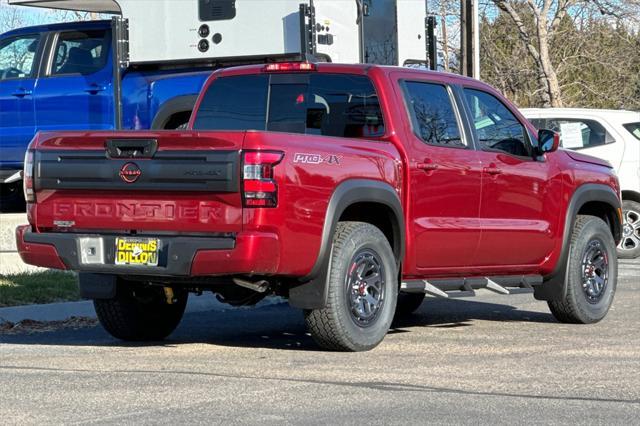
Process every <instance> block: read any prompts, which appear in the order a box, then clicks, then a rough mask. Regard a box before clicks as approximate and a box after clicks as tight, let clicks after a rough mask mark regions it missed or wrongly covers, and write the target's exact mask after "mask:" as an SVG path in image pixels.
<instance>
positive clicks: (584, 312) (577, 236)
mask: <svg viewBox="0 0 640 426" xmlns="http://www.w3.org/2000/svg"><path fill="white" fill-rule="evenodd" d="M594 241H596V242H598V243H599V244H600V245H601V247H602V251H603V253H604V254H606V256H607V268H608V270H607V282H606V285H605V287H604V290H603V293H602V296H601V297H600V299H599V300H598V301H597V302H594V303H590V302H589V301H588V298H587V294H586V292H585V290H584V289H583V284H584V280H583V278H584V275H583V274H584V270H583V269H584V268H583V258H584V256H585V254H586V253H587V250H588V247H589V244H590V243H591V242H594ZM565 280H566V281H565V284H566V294H565V296H564V298H563V299H561V300H551V301H549V302H547V303H548V305H549V309H551V313H552V314H553V316H554V317H555V318H556V319H557V320H558V321H560V322H563V323H570V324H592V323H596V322H598V321H600V320H602V319H603V318H604V317H605V316H606V314H607V312H608V311H609V308H610V307H611V304H612V302H613V297H614V295H615V292H616V284H617V280H618V259H617V256H616V244H615V241H614V240H613V236H612V235H611V230H610V229H609V226H608V225H607V224H606V223H605V222H604V221H603V220H602V219H600V218H598V217H595V216H578V217H577V218H576V222H575V225H574V227H573V231H572V234H571V246H570V247H569V258H568V264H567V273H566V278H565Z"/></svg>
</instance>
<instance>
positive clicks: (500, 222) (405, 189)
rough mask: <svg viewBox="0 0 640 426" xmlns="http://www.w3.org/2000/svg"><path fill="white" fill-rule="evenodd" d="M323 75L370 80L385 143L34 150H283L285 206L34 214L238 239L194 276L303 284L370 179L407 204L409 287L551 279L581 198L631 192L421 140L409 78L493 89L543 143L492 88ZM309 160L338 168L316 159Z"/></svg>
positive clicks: (101, 197)
mask: <svg viewBox="0 0 640 426" xmlns="http://www.w3.org/2000/svg"><path fill="white" fill-rule="evenodd" d="M261 72H262V66H248V67H239V68H232V69H226V70H220V71H217V72H215V73H214V74H213V75H212V77H211V78H210V79H209V81H208V82H207V84H206V85H205V88H204V89H203V93H204V92H206V89H207V88H208V87H209V85H211V84H215V80H216V79H217V78H220V77H223V76H228V75H240V74H256V73H261ZM317 72H329V73H347V74H359V75H367V76H368V77H369V78H370V79H371V80H372V82H373V84H374V86H375V87H376V90H377V93H378V98H379V100H380V103H381V106H382V109H383V115H384V121H385V130H386V133H385V135H384V136H383V137H381V138H378V139H375V140H364V139H346V138H333V137H324V136H313V135H305V134H288V133H276V132H259V131H248V132H196V131H185V132H176V131H167V132H71V133H61V134H41V135H39V136H38V137H37V138H36V140H35V142H34V145H33V146H32V147H33V148H35V149H38V150H55V149H61V148H64V149H74V150H101V149H104V147H105V143H106V141H107V140H109V139H114V138H115V139H118V138H122V139H126V138H152V139H157V140H158V143H159V150H160V151H164V150H167V151H171V150H189V149H193V150H219V149H225V150H238V151H239V152H241V151H242V150H274V151H281V152H283V153H284V157H283V159H282V161H281V162H280V163H279V164H277V165H276V166H275V167H274V169H273V170H274V181H275V183H276V184H277V187H278V204H277V207H275V208H243V207H242V199H241V195H240V194H239V193H208V192H198V193H187V192H175V193H174V192H153V191H146V192H136V193H133V192H121V191H112V192H110V191H101V192H99V193H98V192H87V191H84V192H83V191H72V190H58V191H37V188H36V191H37V194H36V195H37V204H36V205H31V206H29V210H28V211H29V221H30V223H31V224H32V225H33V226H34V228H35V229H37V230H38V231H40V232H43V231H55V230H56V225H55V222H58V221H73V222H74V227H75V228H77V229H78V230H80V229H81V230H90V231H92V232H94V233H99V232H101V231H105V232H106V231H110V232H113V231H115V232H128V231H131V230H136V231H139V230H144V231H145V232H147V233H152V232H153V231H171V232H176V233H204V234H207V233H230V234H233V235H234V236H235V238H236V246H235V248H234V249H232V250H201V251H199V252H197V253H196V255H195V257H194V260H193V263H192V267H191V274H192V275H198V276H202V275H233V274H266V275H281V276H291V277H302V276H306V275H307V274H309V273H310V271H311V270H312V268H313V266H314V264H315V263H316V260H317V258H318V254H319V253H320V246H321V243H322V231H323V227H324V225H325V219H326V211H327V207H328V205H329V201H330V198H331V196H332V194H333V193H334V191H335V189H336V187H337V186H338V185H339V184H340V183H342V182H345V181H347V180H349V179H371V180H377V181H381V182H385V183H387V184H389V185H390V186H391V187H392V188H393V189H394V190H395V191H396V193H397V194H398V196H399V198H400V200H401V202H402V207H403V210H404V215H405V217H404V220H405V224H406V229H405V233H406V241H405V258H404V259H403V275H404V277H406V278H420V277H447V276H455V275H458V276H459V275H463V276H475V275H494V274H495V275H501V274H505V275H509V274H521V273H538V274H542V275H546V274H549V273H551V272H552V271H553V270H554V269H555V266H556V263H557V261H558V258H559V256H560V252H561V248H562V236H563V232H564V223H565V221H564V219H565V212H566V210H567V207H568V204H569V201H570V199H571V196H572V194H573V193H574V192H575V190H576V188H578V187H579V186H580V185H582V184H584V183H602V184H605V185H608V186H609V187H611V188H613V189H614V190H616V191H618V184H617V180H616V178H615V176H614V174H613V172H612V171H611V170H610V169H608V168H606V167H603V166H602V165H599V164H595V163H594V162H593V161H591V160H586V159H582V161H581V159H580V158H577V157H575V156H570V155H568V154H567V153H566V152H564V151H562V150H560V151H557V152H554V153H551V154H546V155H545V156H544V161H539V160H538V161H535V160H533V159H531V160H523V159H518V158H515V157H512V156H508V155H504V154H496V153H493V152H483V151H478V150H474V149H468V150H464V149H460V150H458V149H450V148H442V147H436V146H428V145H426V144H424V143H423V142H422V141H421V140H419V139H418V138H417V137H416V136H415V135H414V134H413V132H412V129H411V124H410V121H409V117H408V115H407V110H406V107H405V105H404V101H403V98H402V93H401V90H400V89H399V85H398V84H399V83H398V80H400V79H415V80H424V81H436V82H439V83H441V84H452V85H459V86H468V87H474V88H478V89H481V90H485V91H487V92H489V93H491V94H493V95H494V96H496V97H498V98H499V99H501V100H503V102H504V103H505V105H507V106H508V107H509V109H510V110H511V111H512V112H513V113H514V115H516V117H518V119H519V120H520V121H521V123H522V124H523V125H525V126H527V128H528V129H529V130H530V131H531V132H535V128H533V126H532V125H530V124H529V123H528V121H526V120H525V119H524V117H522V115H521V114H520V113H519V112H518V111H517V109H516V108H515V107H513V106H512V104H510V103H509V102H508V101H507V100H505V99H504V97H502V96H501V95H500V94H499V93H497V92H496V91H495V90H494V89H492V88H490V87H488V86H486V85H484V84H482V83H480V82H477V81H474V80H471V79H467V78H464V77H459V76H455V75H452V74H440V73H431V72H425V71H418V70H410V69H400V68H393V67H379V66H364V65H337V64H319V65H318V71H317ZM202 98H203V95H201V96H200V99H199V100H198V102H197V104H196V112H195V113H194V114H192V119H191V123H190V126H193V123H194V119H195V117H196V115H197V109H198V108H199V106H200V103H201V102H202ZM309 158H311V159H313V158H321V159H324V158H331V161H322V162H314V161H305V159H309ZM140 161H147V160H140ZM148 161H153V160H148ZM429 162H434V163H437V165H438V168H437V169H436V170H425V169H424V168H421V167H420V166H419V163H429ZM491 166H496V167H499V168H500V169H501V170H502V174H500V175H497V176H492V175H489V174H487V173H486V172H485V171H484V169H485V168H487V167H491ZM240 173H241V172H240ZM23 232H24V231H23ZM17 238H18V245H19V247H20V251H21V255H23V258H24V259H25V261H27V262H29V263H33V264H38V265H41V266H49V267H56V266H52V265H54V264H55V263H56V262H55V257H56V254H55V253H54V252H55V249H54V250H53V252H52V251H51V250H50V248H51V247H50V246H49V248H46V247H35V245H33V244H27V243H25V242H24V239H23V237H22V235H21V234H20V232H18V235H17ZM23 252H24V253H26V254H23ZM36 252H37V253H40V254H38V255H36V254H34V253H36ZM58 266H64V265H61V264H58Z"/></svg>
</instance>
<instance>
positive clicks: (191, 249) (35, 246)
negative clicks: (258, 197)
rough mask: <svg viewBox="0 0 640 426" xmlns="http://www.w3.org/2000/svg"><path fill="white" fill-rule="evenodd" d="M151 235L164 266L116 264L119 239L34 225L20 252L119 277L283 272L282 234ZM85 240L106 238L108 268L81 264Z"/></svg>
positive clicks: (21, 233) (21, 239)
mask: <svg viewBox="0 0 640 426" xmlns="http://www.w3.org/2000/svg"><path fill="white" fill-rule="evenodd" d="M140 236H142V235H140ZM145 236H149V237H154V238H159V239H160V240H161V242H162V250H161V256H160V259H161V260H160V262H159V266H130V265H116V264H115V262H114V258H115V239H116V235H99V234H70V233H38V232H32V230H31V226H29V225H25V226H20V227H18V228H17V229H16V240H17V245H18V252H19V253H20V257H21V258H22V260H23V261H24V262H25V263H28V264H30V265H35V266H42V267H45V268H53V269H68V270H73V271H79V272H91V273H101V274H115V275H140V276H146V275H148V276H165V277H171V276H179V277H190V276H215V275H218V276H220V275H234V274H259V275H270V274H274V273H276V272H277V270H278V265H279V263H280V255H279V254H280V244H279V240H278V236H277V234H272V233H239V234H237V235H235V236H233V237H232V236H222V237H192V236H164V235H151V234H150V235H145ZM83 237H99V238H102V239H103V242H104V251H105V253H104V258H105V263H104V264H84V263H82V262H81V261H80V243H79V240H80V238H83Z"/></svg>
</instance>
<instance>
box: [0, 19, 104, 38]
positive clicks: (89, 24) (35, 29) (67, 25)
mask: <svg viewBox="0 0 640 426" xmlns="http://www.w3.org/2000/svg"><path fill="white" fill-rule="evenodd" d="M108 28H111V21H109V20H100V21H81V22H60V23H55V24H43V25H35V26H31V27H24V28H18V29H15V30H11V31H7V32H6V33H4V34H2V35H1V37H3V38H5V37H12V36H18V35H22V34H33V33H46V32H51V31H67V30H78V29H83V30H102V29H108Z"/></svg>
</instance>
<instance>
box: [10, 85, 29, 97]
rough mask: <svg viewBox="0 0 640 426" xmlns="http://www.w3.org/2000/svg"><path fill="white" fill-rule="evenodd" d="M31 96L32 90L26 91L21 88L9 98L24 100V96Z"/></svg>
mask: <svg viewBox="0 0 640 426" xmlns="http://www.w3.org/2000/svg"><path fill="white" fill-rule="evenodd" d="M32 94H33V91H32V90H27V89H24V88H22V87H21V88H19V89H18V90H16V91H15V92H13V93H12V94H11V96H15V97H16V98H24V97H25V96H30V95H32Z"/></svg>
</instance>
